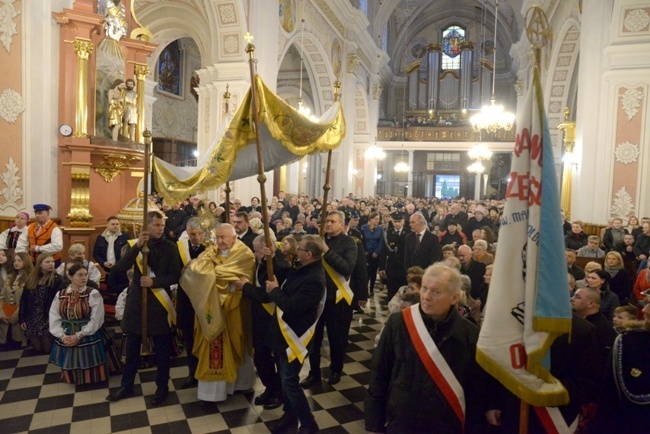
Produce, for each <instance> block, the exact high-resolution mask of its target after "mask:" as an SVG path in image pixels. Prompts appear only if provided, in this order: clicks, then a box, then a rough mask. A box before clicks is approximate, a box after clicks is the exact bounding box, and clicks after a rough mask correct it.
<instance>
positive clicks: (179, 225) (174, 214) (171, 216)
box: [165, 203, 189, 242]
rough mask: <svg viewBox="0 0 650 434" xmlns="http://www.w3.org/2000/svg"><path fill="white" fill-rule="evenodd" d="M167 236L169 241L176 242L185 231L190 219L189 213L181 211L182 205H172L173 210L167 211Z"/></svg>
mask: <svg viewBox="0 0 650 434" xmlns="http://www.w3.org/2000/svg"><path fill="white" fill-rule="evenodd" d="M165 216H166V217H167V220H165V236H166V237H167V239H168V240H169V241H173V242H176V241H178V237H180V236H181V234H182V233H183V231H184V230H185V223H186V222H187V219H188V218H189V217H188V215H187V213H186V212H185V211H183V210H182V209H181V204H180V203H175V204H173V205H172V209H170V210H167V211H165Z"/></svg>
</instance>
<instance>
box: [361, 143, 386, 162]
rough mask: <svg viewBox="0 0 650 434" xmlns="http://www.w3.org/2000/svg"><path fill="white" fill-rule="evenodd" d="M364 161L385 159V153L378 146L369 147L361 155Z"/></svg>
mask: <svg viewBox="0 0 650 434" xmlns="http://www.w3.org/2000/svg"><path fill="white" fill-rule="evenodd" d="M363 156H364V158H365V159H366V160H383V159H384V158H386V153H385V152H384V150H383V149H381V148H380V147H379V146H376V145H375V146H371V147H369V148H368V149H366V152H364V153H363Z"/></svg>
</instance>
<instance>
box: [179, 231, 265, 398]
mask: <svg viewBox="0 0 650 434" xmlns="http://www.w3.org/2000/svg"><path fill="white" fill-rule="evenodd" d="M216 232H217V244H216V246H211V247H210V248H208V249H206V251H205V252H203V253H202V254H201V255H200V256H199V257H198V258H196V259H195V260H193V261H192V262H190V263H189V264H188V266H187V268H186V269H185V271H184V272H183V275H182V276H181V280H180V282H179V283H180V285H181V286H182V287H183V288H184V289H185V292H186V293H187V296H188V297H189V299H190V301H191V302H192V306H193V307H194V311H195V312H196V321H197V322H198V327H195V329H194V348H193V353H194V355H195V356H196V357H197V358H198V366H197V368H196V374H195V377H196V379H197V380H199V386H198V398H199V400H201V402H202V404H203V405H208V404H209V403H211V402H219V401H224V400H225V399H226V398H227V397H228V394H232V393H233V392H234V391H235V390H246V389H250V388H251V387H252V385H253V383H254V381H255V376H254V373H253V363H252V360H251V358H250V354H251V353H252V337H251V333H250V330H247V328H248V327H250V323H251V319H250V305H249V302H248V301H247V300H246V299H243V298H242V292H241V291H240V290H237V288H236V286H235V282H237V281H238V280H239V279H240V278H242V277H245V278H246V279H248V280H249V281H252V280H253V272H254V267H255V256H254V255H253V252H251V251H250V250H249V248H248V247H246V245H245V244H244V243H243V242H242V241H240V240H239V239H238V238H237V234H236V232H235V228H234V227H233V226H232V225H229V224H226V223H224V224H222V225H220V226H219V227H218V228H217V231H216Z"/></svg>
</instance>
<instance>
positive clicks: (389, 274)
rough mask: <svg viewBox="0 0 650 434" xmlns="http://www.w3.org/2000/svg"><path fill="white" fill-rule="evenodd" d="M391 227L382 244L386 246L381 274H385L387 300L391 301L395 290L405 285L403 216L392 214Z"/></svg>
mask: <svg viewBox="0 0 650 434" xmlns="http://www.w3.org/2000/svg"><path fill="white" fill-rule="evenodd" d="M391 217H392V222H393V226H392V228H389V229H387V230H386V232H385V235H384V244H385V245H386V265H385V267H384V270H383V272H384V273H385V274H386V288H387V292H388V297H387V300H391V299H392V298H393V296H394V295H395V294H396V293H397V290H398V289H399V288H400V287H401V286H403V285H406V273H405V272H404V241H405V239H406V231H405V230H404V214H402V213H401V212H394V213H393V214H391Z"/></svg>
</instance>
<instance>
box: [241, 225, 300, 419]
mask: <svg viewBox="0 0 650 434" xmlns="http://www.w3.org/2000/svg"><path fill="white" fill-rule="evenodd" d="M275 241H276V240H275V235H273V233H271V242H272V245H271V250H270V251H269V250H268V249H267V248H266V241H265V239H264V235H258V236H257V237H256V238H255V240H254V241H253V248H254V250H253V252H254V253H255V259H256V261H255V279H256V281H255V282H248V280H247V279H245V278H242V279H240V280H238V281H237V282H235V286H236V287H237V289H241V290H242V294H243V296H244V297H246V298H248V299H250V300H251V301H252V302H251V317H252V319H253V324H252V325H253V364H254V365H255V369H257V374H258V375H259V377H260V380H262V384H264V387H265V388H266V389H265V390H264V392H263V393H262V394H261V395H259V396H257V397H256V398H255V405H262V406H264V409H266V410H272V409H274V408H277V407H279V406H280V405H282V402H283V398H282V387H281V385H280V375H279V370H278V369H277V367H276V362H275V360H274V359H273V353H272V351H271V348H270V347H269V345H268V342H267V339H268V336H269V332H270V330H271V329H272V328H273V321H274V318H273V313H274V310H273V305H272V304H265V303H271V298H270V297H269V295H268V294H267V293H266V290H265V289H264V288H265V287H266V281H267V280H268V271H267V263H266V253H270V255H271V257H272V258H273V259H272V261H273V275H274V276H275V279H276V280H277V281H278V283H279V284H280V285H282V284H283V283H284V281H285V279H286V276H287V274H288V273H289V272H290V270H291V264H290V263H289V261H287V259H286V257H285V256H284V255H283V254H282V252H278V251H276V249H275Z"/></svg>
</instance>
